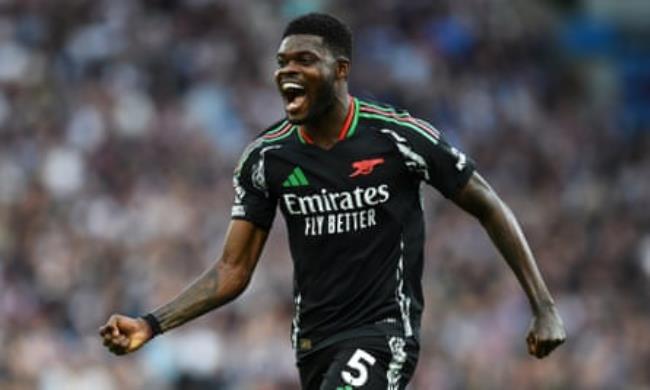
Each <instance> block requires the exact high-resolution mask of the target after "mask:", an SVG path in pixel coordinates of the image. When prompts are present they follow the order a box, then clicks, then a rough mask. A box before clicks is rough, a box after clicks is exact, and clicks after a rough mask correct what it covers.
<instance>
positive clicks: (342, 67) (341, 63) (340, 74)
mask: <svg viewBox="0 0 650 390" xmlns="http://www.w3.org/2000/svg"><path fill="white" fill-rule="evenodd" d="M349 75H350V61H349V60H348V59H347V58H344V57H339V58H337V59H336V79H337V80H347V79H348V76H349Z"/></svg>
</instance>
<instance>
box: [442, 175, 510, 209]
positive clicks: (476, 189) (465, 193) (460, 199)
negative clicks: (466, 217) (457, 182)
mask: <svg viewBox="0 0 650 390" xmlns="http://www.w3.org/2000/svg"><path fill="white" fill-rule="evenodd" d="M451 199H452V201H453V202H454V203H456V205H457V206H458V207H460V208H462V209H463V210H465V211H466V212H467V213H469V214H471V215H473V216H474V217H476V218H478V219H479V220H481V221H482V220H484V219H485V218H487V216H488V215H489V214H490V213H491V212H492V210H494V208H495V207H498V206H499V204H500V202H501V200H500V199H499V196H498V195H497V194H496V192H494V190H493V189H492V187H490V185H489V184H488V182H487V181H486V180H485V179H484V178H483V176H481V175H480V174H479V173H478V172H474V173H473V174H472V176H471V177H470V178H469V180H468V182H467V184H465V185H464V186H463V187H462V188H461V189H460V190H459V191H458V192H457V193H456V194H455V195H454V196H453V197H452V198H451Z"/></svg>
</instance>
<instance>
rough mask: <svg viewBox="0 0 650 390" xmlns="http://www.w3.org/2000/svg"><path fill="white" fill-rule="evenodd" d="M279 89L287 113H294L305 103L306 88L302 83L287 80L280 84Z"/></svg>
mask: <svg viewBox="0 0 650 390" xmlns="http://www.w3.org/2000/svg"><path fill="white" fill-rule="evenodd" d="M281 90H282V96H283V97H284V100H285V103H286V106H285V109H286V110H287V112H288V113H295V112H296V111H298V110H299V109H300V108H301V107H302V105H303V104H304V103H305V100H306V97H307V90H306V89H305V87H303V86H302V85H300V84H298V83H295V82H291V81H288V82H285V83H283V84H282V86H281Z"/></svg>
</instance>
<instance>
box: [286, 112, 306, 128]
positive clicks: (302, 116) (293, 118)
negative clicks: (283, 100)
mask: <svg viewBox="0 0 650 390" xmlns="http://www.w3.org/2000/svg"><path fill="white" fill-rule="evenodd" d="M285 113H286V114H287V120H288V121H289V123H291V124H294V125H304V124H305V123H307V122H308V120H309V110H306V109H302V110H299V111H289V110H285Z"/></svg>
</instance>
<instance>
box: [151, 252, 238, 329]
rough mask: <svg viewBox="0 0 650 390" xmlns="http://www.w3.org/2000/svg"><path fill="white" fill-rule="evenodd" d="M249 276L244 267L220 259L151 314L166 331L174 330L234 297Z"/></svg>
mask: <svg viewBox="0 0 650 390" xmlns="http://www.w3.org/2000/svg"><path fill="white" fill-rule="evenodd" d="M249 279H250V275H249V274H248V273H247V272H246V271H245V270H243V269H242V267H241V266H236V265H233V264H232V263H230V262H228V261H224V260H221V261H219V262H218V263H217V264H216V266H213V267H211V268H210V269H208V270H207V271H205V272H204V273H203V274H202V275H201V276H200V277H199V278H198V279H197V280H195V281H194V282H193V283H192V284H190V285H189V286H188V287H187V288H186V289H185V290H183V291H182V292H181V293H180V294H179V295H178V296H176V297H175V298H174V299H172V300H171V301H170V302H168V303H167V304H165V305H163V306H161V307H159V308H158V309H156V310H154V311H153V312H152V314H153V315H154V316H155V317H156V319H157V320H158V322H159V323H160V328H161V330H162V331H163V332H164V331H167V330H170V329H173V328H175V327H177V326H180V325H182V324H184V323H186V322H188V321H190V320H192V319H194V318H196V317H199V316H201V315H203V314H205V313H207V312H209V311H211V310H213V309H216V308H218V307H219V306H222V305H224V304H226V303H227V302H229V301H231V300H233V299H234V298H235V297H237V296H238V295H239V294H241V292H242V291H244V289H245V288H246V285H247V284H248V281H249Z"/></svg>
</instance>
